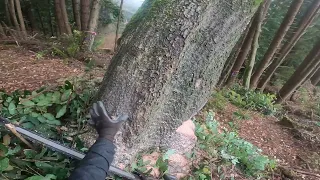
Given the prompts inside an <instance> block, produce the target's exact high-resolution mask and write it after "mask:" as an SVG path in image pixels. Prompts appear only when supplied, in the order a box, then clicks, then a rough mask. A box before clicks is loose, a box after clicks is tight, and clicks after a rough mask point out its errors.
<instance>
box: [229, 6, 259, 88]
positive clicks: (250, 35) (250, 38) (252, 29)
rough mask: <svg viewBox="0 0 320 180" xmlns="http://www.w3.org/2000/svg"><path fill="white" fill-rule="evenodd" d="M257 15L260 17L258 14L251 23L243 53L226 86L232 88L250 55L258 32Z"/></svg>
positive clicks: (242, 49)
mask: <svg viewBox="0 0 320 180" xmlns="http://www.w3.org/2000/svg"><path fill="white" fill-rule="evenodd" d="M257 15H258V13H257V12H256V14H255V16H254V17H253V19H252V23H251V26H250V29H249V32H248V35H247V36H246V39H245V40H244V43H243V45H242V47H241V51H240V53H239V55H238V56H237V59H236V60H235V63H234V65H233V67H232V69H231V73H230V75H229V77H228V79H227V81H226V86H230V85H231V84H232V83H233V82H234V80H235V79H236V78H237V76H238V74H239V71H240V69H241V67H242V65H243V63H244V61H245V60H246V58H247V56H248V54H249V51H250V47H251V44H252V41H253V36H254V32H255V30H256V24H255V22H256V19H257Z"/></svg>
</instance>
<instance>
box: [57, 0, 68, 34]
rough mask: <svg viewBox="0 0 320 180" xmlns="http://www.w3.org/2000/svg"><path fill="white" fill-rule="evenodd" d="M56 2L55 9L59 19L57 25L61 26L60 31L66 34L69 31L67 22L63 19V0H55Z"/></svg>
mask: <svg viewBox="0 0 320 180" xmlns="http://www.w3.org/2000/svg"><path fill="white" fill-rule="evenodd" d="M54 2H55V3H54V4H55V11H56V20H57V25H58V28H59V33H60V34H61V35H62V34H65V33H67V30H66V27H65V23H64V21H63V16H62V10H61V1H60V0H54Z"/></svg>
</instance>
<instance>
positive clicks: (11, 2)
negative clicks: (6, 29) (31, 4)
mask: <svg viewBox="0 0 320 180" xmlns="http://www.w3.org/2000/svg"><path fill="white" fill-rule="evenodd" d="M14 7H15V5H14V0H9V12H10V17H11V20H12V21H13V22H12V24H13V25H14V27H15V29H16V30H17V31H20V25H19V23H18V20H17V16H16V11H15V8H14Z"/></svg>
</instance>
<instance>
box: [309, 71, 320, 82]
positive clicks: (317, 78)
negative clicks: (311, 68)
mask: <svg viewBox="0 0 320 180" xmlns="http://www.w3.org/2000/svg"><path fill="white" fill-rule="evenodd" d="M310 80H311V83H312V84H313V85H315V86H316V85H318V84H319V82H320V69H318V70H317V72H316V73H315V74H314V75H313V76H312V77H311V79H310Z"/></svg>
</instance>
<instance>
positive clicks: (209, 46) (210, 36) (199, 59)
mask: <svg viewBox="0 0 320 180" xmlns="http://www.w3.org/2000/svg"><path fill="white" fill-rule="evenodd" d="M255 2H256V1H255V0H251V1H247V2H243V1H242V0H234V1H232V3H227V2H226V1H211V0H202V1H193V0H181V1H163V0H146V1H145V2H144V4H143V6H142V7H141V8H140V10H139V11H138V13H137V14H136V15H135V16H134V18H133V19H132V20H131V21H130V23H129V24H128V25H127V27H126V29H125V31H124V33H123V36H122V38H121V43H120V45H119V47H118V51H117V54H116V55H115V56H114V57H113V59H112V62H111V65H110V66H109V68H108V70H107V72H106V75H105V77H104V80H103V82H102V86H101V89H100V91H99V93H98V96H99V98H100V99H103V100H104V103H105V106H106V109H107V111H108V112H109V113H110V114H111V115H114V116H118V115H120V114H127V115H129V118H130V120H131V121H130V123H128V124H126V126H125V127H124V128H125V129H126V130H124V131H122V135H121V136H118V138H117V141H116V142H117V143H116V144H117V145H118V146H120V148H119V149H118V151H117V155H116V159H115V164H117V163H119V162H123V163H128V161H125V160H129V161H130V160H131V159H130V158H132V156H133V155H135V154H136V153H137V152H138V151H140V150H146V149H149V148H151V147H163V148H166V147H168V146H169V145H170V143H171V141H170V136H171V135H172V133H174V131H175V129H176V128H177V127H178V126H180V125H181V123H182V122H183V121H185V120H188V119H189V118H190V117H192V116H193V115H194V114H195V113H197V111H198V110H199V109H201V108H202V107H203V106H204V104H205V103H206V102H207V100H208V98H209V97H210V95H211V93H212V90H213V88H214V87H215V85H216V83H217V82H218V80H219V77H220V74H221V71H222V68H223V66H224V63H225V61H226V60H227V58H228V56H229V54H230V53H231V51H232V48H233V47H234V45H235V44H236V42H237V41H238V39H239V37H240V35H241V33H242V32H243V31H244V29H245V27H246V25H247V24H248V22H249V20H250V19H251V17H252V15H253V14H254V13H255V11H254V10H255V9H256V8H257V5H255ZM212 17H214V18H212ZM119 155H121V156H119Z"/></svg>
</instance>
